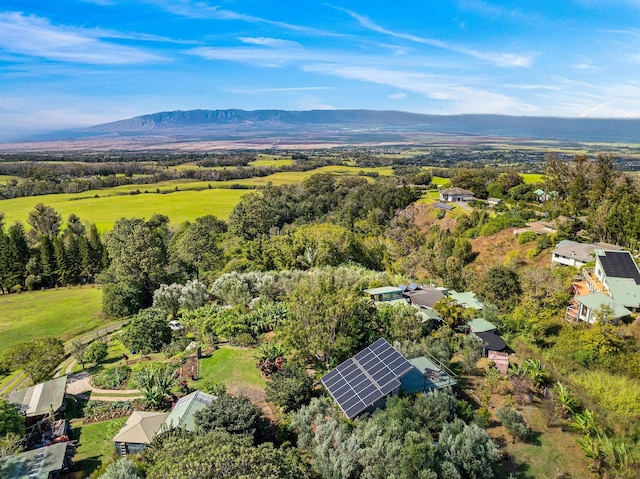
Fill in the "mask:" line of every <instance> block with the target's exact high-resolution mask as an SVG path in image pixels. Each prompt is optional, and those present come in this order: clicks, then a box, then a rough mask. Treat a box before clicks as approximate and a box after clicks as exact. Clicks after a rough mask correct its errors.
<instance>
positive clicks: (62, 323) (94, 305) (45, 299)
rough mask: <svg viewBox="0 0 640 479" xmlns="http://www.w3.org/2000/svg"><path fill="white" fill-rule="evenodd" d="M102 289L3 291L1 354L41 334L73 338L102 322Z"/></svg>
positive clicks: (0, 334) (98, 325)
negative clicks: (11, 346) (13, 345)
mask: <svg viewBox="0 0 640 479" xmlns="http://www.w3.org/2000/svg"><path fill="white" fill-rule="evenodd" d="M101 309H102V291H101V290H100V289H98V288H92V287H82V288H80V287H74V288H58V289H48V290H42V291H30V292H25V293H20V294H5V295H0V354H2V353H3V352H4V351H5V350H6V349H7V348H8V347H9V346H10V345H12V344H14V343H17V342H21V341H29V340H31V339H33V338H36V337H39V336H56V337H59V338H61V339H63V340H68V339H71V338H73V337H75V336H78V335H80V334H83V333H86V332H88V331H91V330H93V329H96V328H99V327H100V326H102V325H103V324H104V323H103V319H102V316H101Z"/></svg>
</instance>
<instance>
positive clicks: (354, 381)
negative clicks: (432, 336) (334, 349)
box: [320, 338, 457, 419]
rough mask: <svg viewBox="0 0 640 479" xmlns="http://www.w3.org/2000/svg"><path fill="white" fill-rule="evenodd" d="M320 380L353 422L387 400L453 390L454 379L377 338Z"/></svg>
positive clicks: (442, 368)
mask: <svg viewBox="0 0 640 479" xmlns="http://www.w3.org/2000/svg"><path fill="white" fill-rule="evenodd" d="M320 380H321V382H322V384H323V385H324V387H325V388H327V391H329V394H330V395H331V397H332V398H333V399H334V401H335V402H336V404H337V405H338V406H339V407H340V409H341V410H342V412H343V413H344V414H345V416H347V417H348V418H349V419H353V418H355V417H356V416H358V415H360V414H362V413H364V412H370V411H373V410H374V409H376V408H379V407H383V406H384V404H385V401H386V398H387V397H389V396H394V395H397V394H400V393H401V392H403V393H406V394H410V393H421V392H427V391H430V390H434V389H442V388H446V387H450V386H454V385H455V384H456V383H457V376H456V375H455V374H454V373H453V372H452V371H451V370H449V369H448V368H447V367H445V366H444V365H443V364H442V363H441V362H440V361H438V360H437V359H436V358H435V357H432V356H429V357H426V356H422V357H419V358H413V359H406V358H405V357H404V356H403V355H402V354H400V352H399V351H398V350H397V349H395V348H394V347H393V346H391V345H390V344H389V343H388V342H387V341H386V340H384V339H382V338H381V339H378V340H377V341H376V342H374V343H373V344H371V345H369V346H368V347H366V348H365V349H363V350H362V351H360V352H359V353H357V354H356V355H355V356H353V357H351V358H349V359H347V360H346V361H344V362H343V363H341V364H340V365H339V366H337V367H336V368H335V369H332V370H331V371H329V372H328V373H327V374H325V375H324V376H323V377H322V378H321V379H320Z"/></svg>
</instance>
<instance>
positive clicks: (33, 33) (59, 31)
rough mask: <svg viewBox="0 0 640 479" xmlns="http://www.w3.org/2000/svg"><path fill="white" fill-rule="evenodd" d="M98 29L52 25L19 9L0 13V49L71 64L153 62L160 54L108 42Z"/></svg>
mask: <svg viewBox="0 0 640 479" xmlns="http://www.w3.org/2000/svg"><path fill="white" fill-rule="evenodd" d="M97 35H98V31H96V30H88V29H80V28H75V27H68V26H56V25H52V24H51V23H50V22H49V20H48V19H46V18H41V17H37V16H34V15H24V14H22V13H21V12H4V13H0V49H2V50H4V51H6V52H8V53H12V54H16V55H27V56H32V57H39V58H45V59H48V60H56V61H63V62H73V63H88V64H101V65H122V64H132V63H146V62H157V61H160V60H162V58H161V57H159V56H157V55H154V54H151V53H148V52H145V51H143V50H140V49H137V48H131V47H127V46H122V45H118V44H115V43H110V42H106V41H104V40H102V39H101V38H99V36H97Z"/></svg>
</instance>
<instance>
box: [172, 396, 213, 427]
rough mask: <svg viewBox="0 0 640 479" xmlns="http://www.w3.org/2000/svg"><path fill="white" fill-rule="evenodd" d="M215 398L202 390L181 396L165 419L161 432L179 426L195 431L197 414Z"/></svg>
mask: <svg viewBox="0 0 640 479" xmlns="http://www.w3.org/2000/svg"><path fill="white" fill-rule="evenodd" d="M215 399H216V398H215V396H212V395H211V394H207V393H203V392H202V391H196V392H193V393H191V394H187V395H186V396H184V397H181V398H180V399H179V400H178V402H177V403H176V405H175V406H174V407H173V409H172V410H171V412H170V413H169V415H168V416H167V419H165V420H164V423H163V424H162V427H161V428H160V432H164V431H168V430H169V429H173V428H178V427H179V428H184V429H186V430H187V431H193V430H194V429H195V428H196V423H195V419H194V416H195V414H196V413H197V412H198V411H201V410H202V409H204V408H206V407H207V406H209V405H210V404H211V403H212V402H213V401H214V400H215Z"/></svg>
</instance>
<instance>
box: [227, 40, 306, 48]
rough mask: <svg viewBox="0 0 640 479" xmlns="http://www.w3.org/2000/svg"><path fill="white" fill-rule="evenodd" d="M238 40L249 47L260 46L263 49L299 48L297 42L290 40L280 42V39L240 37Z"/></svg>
mask: <svg viewBox="0 0 640 479" xmlns="http://www.w3.org/2000/svg"><path fill="white" fill-rule="evenodd" d="M239 40H240V41H241V42H242V43H247V44H249V45H261V46H263V47H272V48H282V47H299V46H300V44H299V43H298V42H294V41H291V40H282V39H280V38H267V37H240V38H239Z"/></svg>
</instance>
